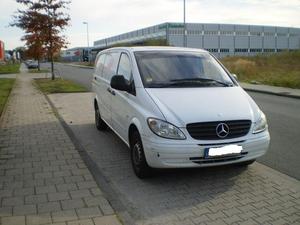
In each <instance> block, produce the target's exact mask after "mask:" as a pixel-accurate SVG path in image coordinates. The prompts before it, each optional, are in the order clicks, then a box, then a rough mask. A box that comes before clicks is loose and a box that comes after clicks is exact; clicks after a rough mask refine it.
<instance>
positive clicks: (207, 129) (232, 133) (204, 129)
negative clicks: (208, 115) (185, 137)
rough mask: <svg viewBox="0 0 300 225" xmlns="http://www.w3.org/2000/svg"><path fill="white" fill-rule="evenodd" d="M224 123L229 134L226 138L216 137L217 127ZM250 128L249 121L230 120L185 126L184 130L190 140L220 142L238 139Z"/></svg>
mask: <svg viewBox="0 0 300 225" xmlns="http://www.w3.org/2000/svg"><path fill="white" fill-rule="evenodd" d="M220 123H224V124H226V125H227V126H228V128H229V132H228V135H227V136H226V137H223V138H221V137H219V136H218V135H217V131H216V129H217V126H218V125H219V124H220ZM250 127H251V120H230V121H217V122H203V123H190V124H187V126H186V129H187V131H188V132H189V134H190V135H191V137H192V138H194V139H197V140H222V139H230V138H238V137H242V136H245V135H246V134H248V132H249V130H250Z"/></svg>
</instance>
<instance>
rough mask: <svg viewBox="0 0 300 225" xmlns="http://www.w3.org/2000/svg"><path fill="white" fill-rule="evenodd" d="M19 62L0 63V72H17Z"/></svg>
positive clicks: (18, 70)
mask: <svg viewBox="0 0 300 225" xmlns="http://www.w3.org/2000/svg"><path fill="white" fill-rule="evenodd" d="M19 72H20V64H17V63H16V64H5V65H0V74H8V73H19Z"/></svg>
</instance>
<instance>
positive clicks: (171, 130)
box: [147, 118, 186, 140]
mask: <svg viewBox="0 0 300 225" xmlns="http://www.w3.org/2000/svg"><path fill="white" fill-rule="evenodd" d="M147 122H148V125H149V127H150V129H151V130H152V132H153V133H155V134H156V135H158V136H160V137H163V138H170V139H180V140H183V139H186V137H185V135H184V133H183V132H182V131H181V130H180V129H179V128H178V127H175V126H174V125H172V124H170V123H168V122H166V121H162V120H159V119H154V118H148V120H147Z"/></svg>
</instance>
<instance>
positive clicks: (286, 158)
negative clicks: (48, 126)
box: [55, 64, 300, 180]
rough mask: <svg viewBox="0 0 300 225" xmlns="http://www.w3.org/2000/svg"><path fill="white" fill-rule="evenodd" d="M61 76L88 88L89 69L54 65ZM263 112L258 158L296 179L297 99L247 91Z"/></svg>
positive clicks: (299, 159)
mask: <svg viewBox="0 0 300 225" xmlns="http://www.w3.org/2000/svg"><path fill="white" fill-rule="evenodd" d="M55 66H56V68H57V70H58V71H59V73H60V74H61V76H62V77H63V78H65V79H70V80H73V81H75V82H77V83H80V84H82V85H83V86H85V87H86V88H87V89H88V90H90V89H91V81H92V73H93V70H92V69H86V68H79V67H72V66H68V65H62V64H56V65H55ZM249 94H250V95H251V96H252V97H253V99H254V100H255V101H256V103H257V104H258V105H259V106H260V107H261V109H262V110H263V111H264V112H265V114H266V116H267V118H268V123H269V130H270V134H271V145H270V149H269V151H268V152H267V154H266V155H265V156H263V157H261V158H260V159H258V161H259V162H261V163H263V164H265V165H267V166H269V167H271V168H273V169H276V170H278V171H280V172H282V173H285V174H287V175H289V176H292V177H294V178H297V179H298V180H300V100H298V99H293V98H288V97H280V96H274V95H269V94H261V93H254V92H249Z"/></svg>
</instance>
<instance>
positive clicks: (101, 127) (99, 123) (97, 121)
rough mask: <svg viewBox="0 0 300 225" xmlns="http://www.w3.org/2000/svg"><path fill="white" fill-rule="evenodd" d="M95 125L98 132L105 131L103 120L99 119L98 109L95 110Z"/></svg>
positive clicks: (105, 126)
mask: <svg viewBox="0 0 300 225" xmlns="http://www.w3.org/2000/svg"><path fill="white" fill-rule="evenodd" d="M95 124H96V127H97V129H98V130H106V128H107V125H106V123H105V122H104V120H102V119H101V115H100V110H99V108H98V107H97V108H95Z"/></svg>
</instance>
